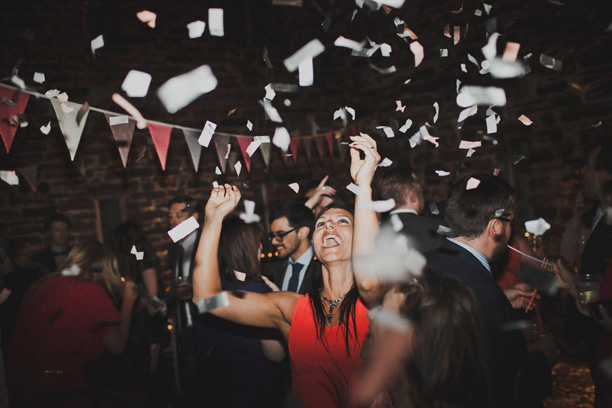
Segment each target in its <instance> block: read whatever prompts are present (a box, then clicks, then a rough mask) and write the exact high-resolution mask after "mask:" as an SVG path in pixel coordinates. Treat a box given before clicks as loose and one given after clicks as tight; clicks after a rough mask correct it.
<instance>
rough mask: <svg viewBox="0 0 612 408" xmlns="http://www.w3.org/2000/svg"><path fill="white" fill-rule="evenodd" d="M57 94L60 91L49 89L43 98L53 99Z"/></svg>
mask: <svg viewBox="0 0 612 408" xmlns="http://www.w3.org/2000/svg"><path fill="white" fill-rule="evenodd" d="M59 94H60V91H59V90H57V89H49V90H48V91H47V92H45V96H46V97H47V98H55V97H56V96H57V95H59Z"/></svg>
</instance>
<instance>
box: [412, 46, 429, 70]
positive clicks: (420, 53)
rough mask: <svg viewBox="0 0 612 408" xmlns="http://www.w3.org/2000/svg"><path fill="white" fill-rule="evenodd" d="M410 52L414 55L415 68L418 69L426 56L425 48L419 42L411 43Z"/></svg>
mask: <svg viewBox="0 0 612 408" xmlns="http://www.w3.org/2000/svg"><path fill="white" fill-rule="evenodd" d="M410 51H412V53H413V54H414V66H415V67H418V66H419V65H420V64H421V62H423V58H424V56H425V52H424V50H423V46H422V45H421V44H420V43H419V42H418V41H413V42H411V43H410Z"/></svg>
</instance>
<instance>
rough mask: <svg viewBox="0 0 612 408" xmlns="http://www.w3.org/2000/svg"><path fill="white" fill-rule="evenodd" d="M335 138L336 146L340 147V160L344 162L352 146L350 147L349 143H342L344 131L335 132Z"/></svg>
mask: <svg viewBox="0 0 612 408" xmlns="http://www.w3.org/2000/svg"><path fill="white" fill-rule="evenodd" d="M334 139H335V140H336V146H337V149H338V155H339V156H340V161H341V162H344V159H345V158H346V153H347V152H348V151H349V150H350V147H348V145H343V144H342V133H340V132H336V133H335V134H334Z"/></svg>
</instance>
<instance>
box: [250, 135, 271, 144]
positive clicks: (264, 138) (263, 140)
mask: <svg viewBox="0 0 612 408" xmlns="http://www.w3.org/2000/svg"><path fill="white" fill-rule="evenodd" d="M253 140H254V141H256V142H261V143H270V136H255V137H254V138H253Z"/></svg>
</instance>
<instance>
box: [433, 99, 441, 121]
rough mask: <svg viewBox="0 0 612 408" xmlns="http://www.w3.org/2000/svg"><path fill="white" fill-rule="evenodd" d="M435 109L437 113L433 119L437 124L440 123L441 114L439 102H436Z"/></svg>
mask: <svg viewBox="0 0 612 408" xmlns="http://www.w3.org/2000/svg"><path fill="white" fill-rule="evenodd" d="M433 107H434V108H435V109H436V113H435V114H434V117H433V123H436V122H437V121H438V114H439V113H440V105H438V102H434V104H433Z"/></svg>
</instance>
